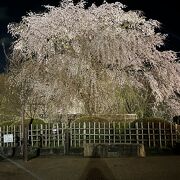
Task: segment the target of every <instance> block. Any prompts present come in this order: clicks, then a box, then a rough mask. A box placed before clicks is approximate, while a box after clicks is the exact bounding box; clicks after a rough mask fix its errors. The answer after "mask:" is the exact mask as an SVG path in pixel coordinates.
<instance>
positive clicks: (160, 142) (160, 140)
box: [159, 122, 162, 148]
mask: <svg viewBox="0 0 180 180" xmlns="http://www.w3.org/2000/svg"><path fill="white" fill-rule="evenodd" d="M159 145H160V148H162V139H161V122H159Z"/></svg>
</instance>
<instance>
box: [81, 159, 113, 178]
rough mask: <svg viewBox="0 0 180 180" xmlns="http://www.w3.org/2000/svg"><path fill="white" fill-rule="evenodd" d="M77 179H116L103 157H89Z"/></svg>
mask: <svg viewBox="0 0 180 180" xmlns="http://www.w3.org/2000/svg"><path fill="white" fill-rule="evenodd" d="M79 180H116V179H115V177H114V175H113V173H112V171H111V169H110V168H109V167H108V165H107V164H106V162H105V160H103V158H89V162H88V164H87V166H86V167H85V169H84V172H83V173H82V175H81V177H80V179H79Z"/></svg>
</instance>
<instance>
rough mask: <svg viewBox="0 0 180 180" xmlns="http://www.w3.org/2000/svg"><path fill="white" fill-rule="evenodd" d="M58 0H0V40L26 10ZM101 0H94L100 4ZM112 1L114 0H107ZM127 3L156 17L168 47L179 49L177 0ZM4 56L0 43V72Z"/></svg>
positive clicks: (131, 0) (5, 39) (130, 0)
mask: <svg viewBox="0 0 180 180" xmlns="http://www.w3.org/2000/svg"><path fill="white" fill-rule="evenodd" d="M59 1H60V0H0V41H1V42H2V41H3V42H4V43H5V44H6V47H7V48H8V44H9V42H10V36H9V35H8V34H7V28H6V27H7V24H8V23H10V22H19V21H20V20H21V17H22V16H23V15H25V14H26V12H29V11H30V10H31V11H35V12H40V11H42V10H43V7H42V5H44V4H46V5H47V4H50V5H58V4H59ZM92 1H93V0H92ZM102 1H103V0H98V1H97V0H96V2H97V4H100V3H101V2H102ZM107 1H108V2H113V1H115V0H107ZM120 2H122V3H124V4H126V5H128V9H136V10H142V11H144V13H145V16H146V17H147V18H152V19H157V20H158V21H160V22H161V23H162V24H163V30H164V32H165V33H169V36H170V38H169V39H168V42H169V43H168V44H169V48H171V49H173V50H175V51H180V21H179V19H180V6H179V5H178V0H176V1H175V0H171V1H168V0H166V1H165V0H120ZM4 64H5V57H4V55H3V49H2V46H1V45H0V72H2V71H3V68H4Z"/></svg>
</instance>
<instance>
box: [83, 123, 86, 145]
mask: <svg viewBox="0 0 180 180" xmlns="http://www.w3.org/2000/svg"><path fill="white" fill-rule="evenodd" d="M85 144H86V122H84V124H83V146H85Z"/></svg>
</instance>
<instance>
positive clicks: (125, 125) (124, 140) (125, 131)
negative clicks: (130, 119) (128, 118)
mask: <svg viewBox="0 0 180 180" xmlns="http://www.w3.org/2000/svg"><path fill="white" fill-rule="evenodd" d="M124 143H126V122H124Z"/></svg>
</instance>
